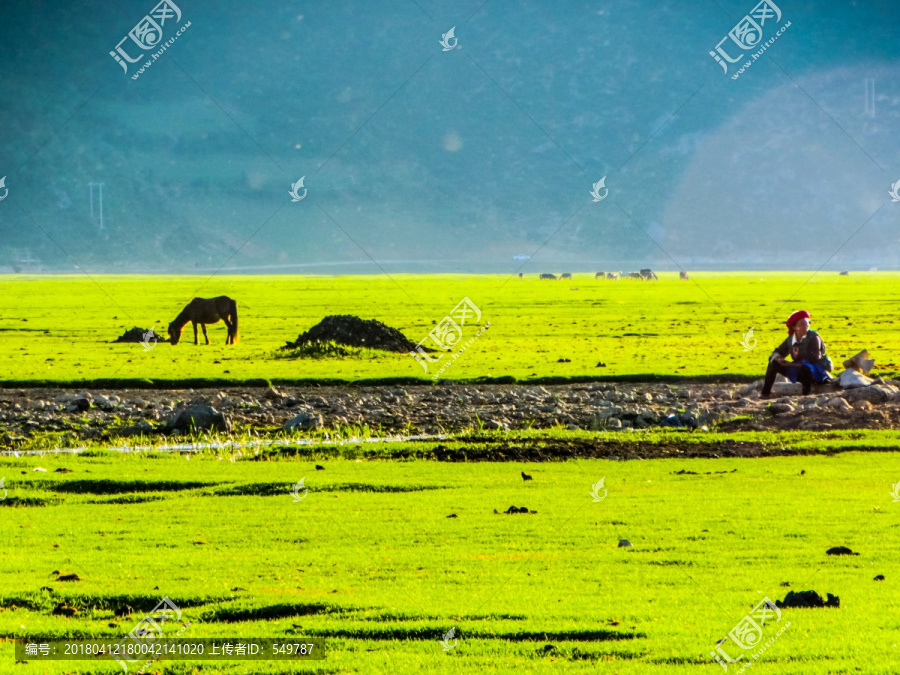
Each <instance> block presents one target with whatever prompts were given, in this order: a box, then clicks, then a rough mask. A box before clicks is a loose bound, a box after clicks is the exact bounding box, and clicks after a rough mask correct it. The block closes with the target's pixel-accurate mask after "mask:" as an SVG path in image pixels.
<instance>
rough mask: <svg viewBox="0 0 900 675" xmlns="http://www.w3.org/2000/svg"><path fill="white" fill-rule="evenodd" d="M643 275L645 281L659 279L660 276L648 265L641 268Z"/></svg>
mask: <svg viewBox="0 0 900 675" xmlns="http://www.w3.org/2000/svg"><path fill="white" fill-rule="evenodd" d="M641 276H642V277H643V278H644V280H645V281H659V277H658V276H656V274H654V272H653V270H651V269H650V268H649V267H646V268H644V269H642V270H641Z"/></svg>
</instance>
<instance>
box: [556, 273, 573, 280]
mask: <svg viewBox="0 0 900 675" xmlns="http://www.w3.org/2000/svg"><path fill="white" fill-rule="evenodd" d="M559 278H560V279H571V278H572V275H571V274H569V273H568V272H566V273H565V274H563V275H561V276H560V277H559Z"/></svg>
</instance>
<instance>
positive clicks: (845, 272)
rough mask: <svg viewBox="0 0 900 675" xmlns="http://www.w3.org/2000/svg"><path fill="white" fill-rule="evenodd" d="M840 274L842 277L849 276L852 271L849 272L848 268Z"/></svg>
mask: <svg viewBox="0 0 900 675" xmlns="http://www.w3.org/2000/svg"><path fill="white" fill-rule="evenodd" d="M838 276H840V277H849V276H850V272H848V271H847V270H844V271H843V272H841V273H840V274H839V275H838Z"/></svg>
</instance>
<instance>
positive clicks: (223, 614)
mask: <svg viewBox="0 0 900 675" xmlns="http://www.w3.org/2000/svg"><path fill="white" fill-rule="evenodd" d="M349 611H351V610H347V609H345V608H343V607H338V606H337V605H327V604H324V603H321V602H298V603H281V604H278V605H266V606H265V607H219V608H215V609H211V610H208V611H206V612H203V613H202V615H201V619H202V620H203V621H204V622H206V623H239V622H241V621H272V620H274V619H284V618H290V617H294V616H311V615H314V614H346V613H348V612H349Z"/></svg>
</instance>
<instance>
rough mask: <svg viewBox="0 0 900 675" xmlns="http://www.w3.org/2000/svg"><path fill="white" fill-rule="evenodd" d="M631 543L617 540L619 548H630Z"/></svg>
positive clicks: (625, 540)
mask: <svg viewBox="0 0 900 675" xmlns="http://www.w3.org/2000/svg"><path fill="white" fill-rule="evenodd" d="M631 545H632V544H631V542H630V541H628V540H627V539H619V548H624V547H626V546H631Z"/></svg>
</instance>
